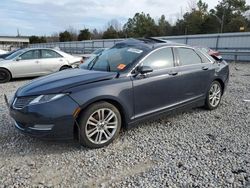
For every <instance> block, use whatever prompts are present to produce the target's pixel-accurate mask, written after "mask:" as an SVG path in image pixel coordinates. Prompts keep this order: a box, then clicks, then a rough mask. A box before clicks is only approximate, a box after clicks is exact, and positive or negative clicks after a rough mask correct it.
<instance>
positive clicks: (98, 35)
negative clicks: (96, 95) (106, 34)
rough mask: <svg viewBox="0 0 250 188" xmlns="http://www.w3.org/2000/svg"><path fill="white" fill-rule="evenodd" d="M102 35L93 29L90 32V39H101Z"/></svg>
mask: <svg viewBox="0 0 250 188" xmlns="http://www.w3.org/2000/svg"><path fill="white" fill-rule="evenodd" d="M102 35H103V33H102V32H99V31H98V30H97V29H94V30H93V31H92V32H91V38H92V39H102Z"/></svg>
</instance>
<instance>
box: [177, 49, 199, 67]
mask: <svg viewBox="0 0 250 188" xmlns="http://www.w3.org/2000/svg"><path fill="white" fill-rule="evenodd" d="M177 50H178V54H179V60H180V65H194V64H200V63H202V59H201V58H200V56H198V55H197V54H196V52H195V51H194V50H193V49H191V48H177Z"/></svg>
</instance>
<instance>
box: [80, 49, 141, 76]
mask: <svg viewBox="0 0 250 188" xmlns="http://www.w3.org/2000/svg"><path fill="white" fill-rule="evenodd" d="M143 52H144V51H143V50H142V49H138V48H135V47H128V46H126V47H113V48H111V49H109V50H105V51H104V52H102V53H101V54H99V55H97V56H95V57H92V58H90V59H89V60H88V62H85V63H84V64H83V65H82V66H81V68H83V69H88V70H97V71H108V72H120V71H124V70H126V69H127V67H129V66H130V65H131V64H133V63H134V62H135V61H136V60H137V59H138V58H140V57H141V56H142V55H143Z"/></svg>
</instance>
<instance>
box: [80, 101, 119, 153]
mask: <svg viewBox="0 0 250 188" xmlns="http://www.w3.org/2000/svg"><path fill="white" fill-rule="evenodd" d="M100 108H108V109H111V110H112V111H113V112H114V113H115V114H116V116H117V120H118V127H117V130H116V133H115V134H114V136H113V137H112V138H111V139H110V140H109V141H108V142H106V143H104V144H94V143H92V142H91V141H90V140H89V139H88V138H87V135H86V132H85V127H86V123H87V121H88V118H89V117H90V115H92V113H94V112H95V111H96V110H98V109H100ZM80 116H81V117H80V118H79V136H80V138H79V142H80V144H81V145H83V146H85V147H88V148H101V147H104V146H107V145H109V144H110V143H111V142H113V140H114V139H116V137H117V136H118V135H119V132H120V130H121V123H122V121H121V115H120V112H119V110H118V109H117V108H116V107H115V106H114V105H112V104H110V103H108V102H97V103H94V104H92V105H90V106H89V107H88V108H87V109H86V110H84V112H83V113H81V115H80Z"/></svg>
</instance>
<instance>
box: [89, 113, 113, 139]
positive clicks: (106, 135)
mask: <svg viewBox="0 0 250 188" xmlns="http://www.w3.org/2000/svg"><path fill="white" fill-rule="evenodd" d="M117 127H118V118H117V116H116V114H115V113H114V112H113V111H112V110H111V109H108V108H101V109H98V110H96V111H95V112H94V113H92V114H91V115H90V117H89V118H88V121H87V125H86V126H85V131H86V135H87V138H88V139H89V141H91V142H92V143H94V144H104V143H106V142H108V141H109V140H110V139H112V137H113V136H114V135H115V133H116V130H117Z"/></svg>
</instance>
